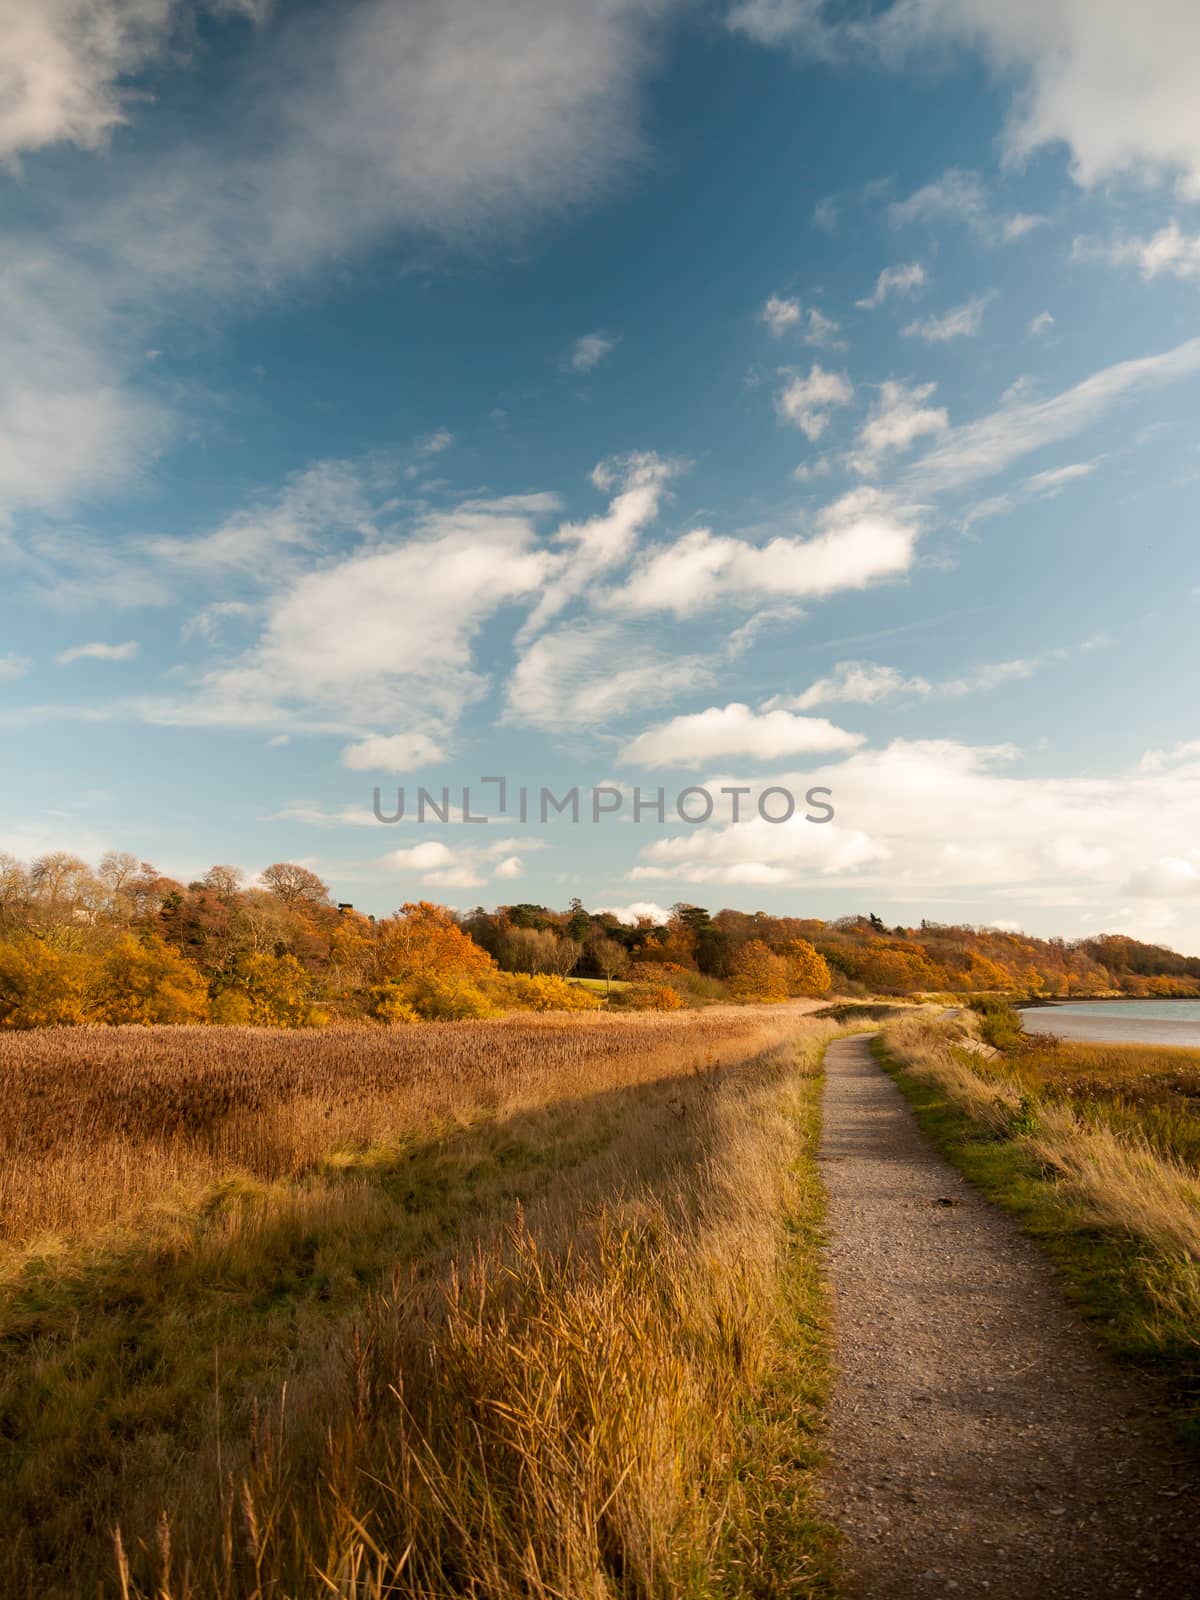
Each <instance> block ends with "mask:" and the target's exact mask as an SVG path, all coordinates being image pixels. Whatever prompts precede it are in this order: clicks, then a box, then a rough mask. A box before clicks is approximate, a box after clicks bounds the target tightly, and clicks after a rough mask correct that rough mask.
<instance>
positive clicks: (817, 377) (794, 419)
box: [775, 362, 854, 442]
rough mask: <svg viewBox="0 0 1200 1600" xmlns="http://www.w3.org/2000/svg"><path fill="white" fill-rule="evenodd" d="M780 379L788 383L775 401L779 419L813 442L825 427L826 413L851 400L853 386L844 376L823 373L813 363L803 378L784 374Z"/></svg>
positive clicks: (816, 364)
mask: <svg viewBox="0 0 1200 1600" xmlns="http://www.w3.org/2000/svg"><path fill="white" fill-rule="evenodd" d="M781 376H783V377H786V378H787V379H788V381H787V383H786V384H785V385H784V387H783V388H782V389H781V390H780V391H779V393H778V395H777V396H776V398H775V405H776V408H777V410H778V412H779V415H780V416H781V417H782V418H783V420H784V421H785V422H790V423H791V424H792V425H793V426H794V427H797V428H799V429H800V431H801V432H802V433H803V434H804V435H805V437H806V438H808V439H811V440H813V441H814V442H815V441H816V440H817V439H819V438H820V437H821V435H822V434H823V433H824V432H825V429H826V428H827V427H828V426H829V413H830V411H832V410H834V409H835V408H836V407H838V406H848V405H849V404H850V402H851V401H852V400H853V399H854V386H853V385H852V384H851V382H850V380H849V378H847V376H846V375H845V373H844V372H826V370H825V369H824V367H822V366H820V365H819V364H818V363H816V362H814V363H813V365H812V367H811V368H810V369H809V372H808V375H807V377H804V376H801V375H800V374H799V373H793V374H788V373H786V372H785V373H782V374H781Z"/></svg>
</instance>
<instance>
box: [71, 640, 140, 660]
mask: <svg viewBox="0 0 1200 1600" xmlns="http://www.w3.org/2000/svg"><path fill="white" fill-rule="evenodd" d="M137 653H138V646H137V640H136V639H128V640H126V642H125V643H124V644H102V643H97V644H77V645H73V646H72V647H71V649H70V650H61V651H60V652H59V653H58V655H57V656H56V657H55V659H56V660H57V662H58V664H59V666H60V667H69V666H70V665H71V663H72V662H73V661H132V660H133V658H134V657H135V656H136V655H137Z"/></svg>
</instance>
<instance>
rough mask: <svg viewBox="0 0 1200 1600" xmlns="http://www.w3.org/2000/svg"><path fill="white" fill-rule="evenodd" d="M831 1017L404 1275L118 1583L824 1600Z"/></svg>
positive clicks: (259, 1591) (209, 1591)
mask: <svg viewBox="0 0 1200 1600" xmlns="http://www.w3.org/2000/svg"><path fill="white" fill-rule="evenodd" d="M832 1031H833V1030H831V1029H829V1028H828V1027H823V1026H822V1025H820V1024H812V1025H809V1027H808V1029H807V1030H806V1032H805V1039H804V1043H803V1045H802V1047H801V1048H800V1049H799V1050H797V1049H795V1048H792V1049H786V1048H784V1049H778V1050H776V1051H775V1052H773V1053H769V1054H768V1055H767V1056H765V1057H764V1056H757V1057H755V1058H753V1059H751V1060H750V1061H748V1062H746V1063H744V1064H743V1065H742V1066H740V1067H737V1066H735V1067H733V1068H730V1069H725V1070H722V1071H717V1072H714V1073H711V1074H703V1075H701V1076H700V1078H695V1077H693V1078H691V1079H690V1080H689V1081H688V1082H687V1083H686V1086H685V1089H684V1093H683V1095H682V1097H681V1098H680V1100H679V1101H678V1102H677V1103H676V1104H675V1105H674V1106H673V1107H672V1108H667V1107H665V1106H660V1109H659V1114H658V1117H657V1118H656V1120H655V1123H654V1125H653V1127H651V1128H648V1129H646V1130H644V1132H643V1133H639V1132H637V1131H636V1130H634V1129H632V1128H630V1129H629V1133H630V1136H631V1137H632V1138H633V1139H634V1141H635V1145H636V1147H637V1149H638V1159H637V1160H636V1161H632V1162H627V1164H622V1165H620V1166H618V1167H617V1168H616V1169H615V1170H614V1172H613V1173H612V1174H611V1175H610V1180H609V1185H608V1188H607V1191H606V1192H605V1193H603V1194H602V1195H601V1197H600V1198H599V1200H598V1202H597V1200H596V1199H595V1198H594V1197H589V1195H588V1193H586V1192H585V1191H584V1190H582V1189H581V1190H578V1191H575V1192H571V1190H570V1189H568V1192H567V1193H565V1194H559V1195H556V1196H555V1197H554V1199H553V1200H552V1201H548V1202H547V1203H545V1204H543V1205H539V1206H537V1207H535V1208H534V1209H533V1210H532V1212H531V1213H530V1214H528V1215H524V1216H521V1217H519V1218H518V1220H517V1221H516V1223H515V1224H514V1225H513V1226H512V1227H511V1228H510V1229H509V1230H508V1232H507V1233H506V1234H505V1235H504V1236H503V1237H501V1238H498V1239H494V1240H493V1241H492V1242H491V1243H488V1244H485V1245H483V1246H481V1248H480V1249H479V1250H478V1251H477V1253H476V1254H475V1255H474V1257H473V1258H470V1259H467V1260H465V1261H464V1262H463V1263H462V1267H461V1272H459V1271H455V1270H451V1271H450V1272H449V1273H448V1274H447V1275H445V1276H444V1277H443V1278H441V1279H440V1280H439V1281H438V1282H436V1283H434V1284H427V1285H424V1286H422V1287H421V1288H420V1289H418V1290H414V1289H413V1287H412V1286H411V1285H410V1284H409V1283H408V1282H407V1281H406V1280H405V1279H404V1277H403V1275H397V1278H396V1281H395V1283H394V1284H393V1286H392V1287H391V1288H390V1289H387V1290H385V1291H383V1292H381V1293H379V1294H377V1295H375V1296H373V1297H372V1298H371V1299H370V1301H369V1302H368V1303H367V1304H366V1305H365V1306H364V1308H363V1312H362V1315H361V1317H359V1318H358V1319H356V1322H355V1325H354V1328H353V1330H352V1332H351V1333H350V1335H349V1337H348V1339H347V1341H346V1344H345V1346H344V1349H343V1352H342V1361H341V1364H340V1368H339V1371H338V1380H337V1382H338V1387H337V1388H336V1390H335V1391H334V1392H330V1391H329V1390H328V1389H326V1390H325V1391H324V1392H323V1393H322V1394H321V1396H320V1399H319V1401H318V1400H317V1399H316V1397H315V1396H314V1395H313V1394H311V1393H310V1394H309V1395H308V1396H307V1397H305V1396H304V1394H303V1393H301V1394H300V1395H298V1396H296V1397H291V1396H290V1397H289V1400H288V1405H289V1407H295V1408H296V1410H297V1411H298V1412H299V1413H300V1416H299V1418H297V1417H296V1416H294V1415H293V1416H291V1417H289V1419H287V1420H286V1421H285V1420H282V1419H281V1420H278V1421H276V1420H274V1419H275V1418H276V1417H277V1416H278V1415H279V1413H278V1409H277V1408H273V1409H270V1410H267V1411H264V1413H263V1414H262V1415H261V1416H260V1417H259V1418H258V1419H257V1420H256V1423H255V1437H254V1447H253V1451H252V1452H251V1454H250V1455H249V1457H243V1460H244V1462H245V1467H244V1473H243V1475H242V1476H241V1477H240V1478H237V1479H235V1478H234V1477H233V1476H230V1477H229V1478H228V1481H227V1484H226V1486H225V1488H224V1489H223V1491H222V1493H221V1498H220V1503H219V1507H215V1508H214V1512H213V1514H212V1515H211V1516H210V1517H209V1518H208V1519H207V1527H204V1526H203V1525H201V1528H200V1529H198V1528H197V1526H196V1525H195V1523H194V1522H193V1524H192V1527H191V1528H190V1530H189V1529H187V1528H184V1529H174V1528H172V1527H171V1526H170V1525H169V1524H165V1525H164V1526H163V1528H162V1529H161V1530H160V1533H159V1534H158V1535H150V1536H143V1537H142V1538H140V1539H138V1538H135V1537H130V1536H128V1534H127V1535H126V1536H124V1537H123V1539H122V1544H121V1551H120V1558H119V1559H120V1561H121V1563H122V1566H123V1573H122V1577H123V1583H124V1593H125V1594H127V1595H128V1596H135V1595H136V1596H138V1597H144V1600H150V1597H151V1596H153V1597H154V1600H201V1597H204V1600H209V1597H212V1596H220V1597H222V1600H240V1597H243V1596H245V1597H249V1596H254V1597H256V1600H257V1597H261V1596H264V1595H267V1594H286V1595H289V1596H297V1597H301V1596H308V1595H317V1594H334V1595H341V1596H346V1597H350V1596H354V1597H357V1600H372V1597H379V1600H382V1596H384V1595H389V1596H397V1597H405V1600H452V1597H458V1596H462V1595H472V1596H476V1597H478V1600H517V1597H518V1596H519V1597H521V1600H563V1597H567V1596H570V1597H584V1596H587V1597H589V1600H617V1597H627V1596H637V1597H639V1600H682V1597H686V1596H696V1597H697V1600H699V1597H701V1596H705V1597H709V1600H714V1597H717V1596H729V1597H733V1596H752V1595H753V1596H764V1597H765V1596H780V1595H784V1594H787V1595H789V1596H795V1597H801V1596H804V1595H808V1594H813V1593H818V1592H819V1593H826V1592H828V1591H827V1590H826V1589H825V1588H824V1587H822V1584H823V1577H822V1574H823V1571H824V1567H823V1558H822V1550H823V1548H824V1543H825V1541H824V1536H822V1535H821V1534H819V1533H814V1530H813V1527H812V1525H811V1524H810V1523H809V1522H808V1520H807V1518H808V1513H807V1512H806V1510H805V1501H806V1495H807V1489H808V1479H809V1471H810V1467H811V1452H810V1447H809V1446H808V1444H806V1442H805V1435H806V1433H807V1432H808V1430H809V1429H810V1428H811V1425H812V1404H813V1399H814V1395H815V1393H816V1392H818V1391H819V1387H820V1380H819V1376H818V1373H819V1365H820V1363H819V1359H818V1358H817V1357H816V1353H815V1345H814V1344H813V1343H811V1342H809V1343H806V1342H805V1340H806V1339H807V1340H809V1341H812V1340H813V1339H814V1338H815V1337H816V1336H815V1335H814V1333H813V1324H812V1322H811V1320H808V1319H811V1317H812V1315H813V1312H814V1309H815V1302H814V1300H813V1298H812V1296H813V1294H814V1293H815V1291H814V1289H813V1282H814V1281H815V1280H814V1279H813V1278H812V1274H813V1272H814V1270H815V1269H814V1265H813V1262H812V1258H811V1255H810V1254H809V1253H808V1252H809V1251H810V1245H809V1243H808V1242H807V1237H806V1236H805V1234H804V1233H803V1226H804V1224H805V1221H806V1219H807V1221H808V1222H809V1223H811V1220H812V1218H813V1207H814V1203H817V1202H814V1196H815V1195H816V1193H817V1189H816V1180H815V1176H814V1174H813V1172H812V1167H811V1163H810V1162H809V1161H808V1160H807V1157H808V1156H809V1155H810V1154H811V1140H812V1136H813V1132H814V1130H815V1122H814V1121H813V1120H812V1117H813V1106H814V1101H813V1097H812V1090H813V1089H814V1088H815V1073H816V1069H817V1065H818V1061H819V1052H820V1047H821V1046H822V1044H823V1043H824V1041H825V1039H826V1038H827V1037H828V1036H829V1034H830V1033H831V1032H832ZM638 1103H642V1102H638V1101H636V1100H634V1099H631V1100H630V1107H631V1108H632V1107H633V1106H634V1105H635V1104H638ZM806 1118H807V1119H808V1120H807V1121H806ZM639 1172H640V1176H639ZM797 1226H800V1228H801V1230H802V1231H801V1233H800V1235H799V1239H800V1242H799V1243H797V1238H798V1235H797V1233H796V1231H795V1229H796V1228H797ZM797 1274H798V1275H799V1279H800V1280H804V1279H806V1278H807V1281H803V1282H802V1281H798V1279H797ZM325 1381H326V1383H328V1382H329V1375H328V1373H327V1374H326V1378H325ZM314 1414H319V1415H321V1416H322V1418H323V1419H324V1423H325V1425H324V1429H323V1433H322V1434H321V1435H320V1437H316V1436H315V1431H314V1430H312V1429H311V1428H310V1431H309V1441H308V1445H307V1448H306V1449H305V1450H304V1451H302V1452H300V1459H301V1460H302V1462H303V1463H304V1464H303V1466H302V1468H301V1469H300V1470H298V1469H297V1464H296V1463H297V1437H298V1434H299V1433H300V1432H301V1431H302V1430H303V1419H304V1417H305V1416H306V1415H307V1416H308V1417H309V1418H310V1419H311V1418H312V1417H313V1415H314ZM330 1419H332V1420H330Z"/></svg>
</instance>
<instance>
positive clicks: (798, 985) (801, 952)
mask: <svg viewBox="0 0 1200 1600" xmlns="http://www.w3.org/2000/svg"><path fill="white" fill-rule="evenodd" d="M780 955H782V957H783V959H784V960H785V961H786V962H787V969H788V986H789V988H790V989H791V991H792V993H793V994H828V993H829V986H830V984H831V983H832V982H833V979H832V978H831V977H830V974H829V964H828V962H827V961H826V960H825V957H824V956H823V955H822V954H821V953H820V951H819V950H815V949H814V948H813V946H812V945H811V944H809V942H808V940H807V939H791V940H789V942H788V943H787V944H785V945H784V947H783V949H782V950H781V951H780Z"/></svg>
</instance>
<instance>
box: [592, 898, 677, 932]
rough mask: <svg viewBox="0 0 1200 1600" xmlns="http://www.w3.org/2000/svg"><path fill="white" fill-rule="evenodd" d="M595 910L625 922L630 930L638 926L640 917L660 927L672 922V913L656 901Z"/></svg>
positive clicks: (600, 907) (639, 901)
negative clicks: (646, 918)
mask: <svg viewBox="0 0 1200 1600" xmlns="http://www.w3.org/2000/svg"><path fill="white" fill-rule="evenodd" d="M595 910H596V911H597V912H598V913H600V914H602V915H603V914H604V913H607V914H608V915H609V916H610V917H616V919H617V921H618V922H623V923H624V924H625V925H626V927H629V928H632V927H634V926H635V925H636V923H637V921H638V919H639V917H648V918H649V919H650V921H651V922H653V923H655V924H657V925H658V926H659V927H662V926H663V924H664V923H667V922H669V921H670V920H671V913H670V912H669V911H668V910H667V908H666V906H660V905H659V904H658V903H657V901H654V900H634V901H633V902H632V903H631V904H630V905H626V906H596V907H595Z"/></svg>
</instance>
